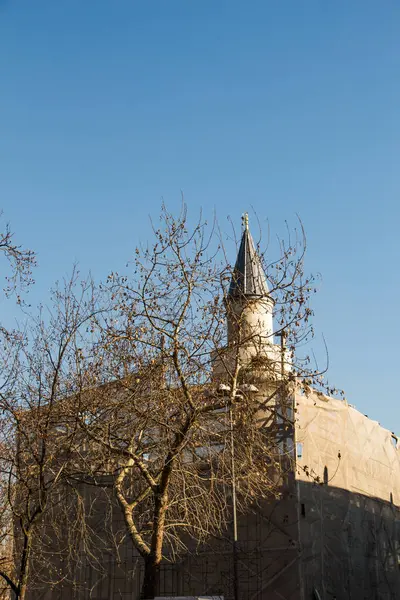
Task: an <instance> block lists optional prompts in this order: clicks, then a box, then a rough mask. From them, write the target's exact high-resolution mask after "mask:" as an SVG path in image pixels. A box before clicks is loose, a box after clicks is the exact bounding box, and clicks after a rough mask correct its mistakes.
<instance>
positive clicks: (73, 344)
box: [0, 273, 98, 600]
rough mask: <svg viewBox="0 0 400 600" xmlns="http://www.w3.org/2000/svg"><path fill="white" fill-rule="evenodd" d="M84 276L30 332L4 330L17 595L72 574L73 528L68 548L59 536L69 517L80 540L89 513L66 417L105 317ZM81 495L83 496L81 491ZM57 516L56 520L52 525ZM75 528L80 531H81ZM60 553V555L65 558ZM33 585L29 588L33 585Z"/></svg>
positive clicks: (7, 569)
mask: <svg viewBox="0 0 400 600" xmlns="http://www.w3.org/2000/svg"><path fill="white" fill-rule="evenodd" d="M77 286H78V281H77V274H76V273H74V276H73V278H72V279H71V281H69V282H67V283H66V284H65V286H64V287H62V288H56V289H55V290H54V292H53V305H52V308H51V309H46V310H45V309H42V310H41V313H40V314H39V316H38V317H37V318H33V317H28V318H27V322H26V325H25V326H24V328H23V330H22V331H21V332H20V333H19V334H17V333H16V332H14V333H13V335H10V334H8V333H7V332H3V340H2V346H1V351H0V368H1V372H2V385H1V387H0V482H1V490H0V493H1V497H0V502H1V504H0V519H1V521H0V530H1V533H2V539H1V540H0V542H1V544H0V548H1V550H0V577H1V578H2V580H3V582H5V584H6V587H8V588H9V589H10V590H12V592H13V594H14V597H15V598H18V599H21V600H23V599H24V598H25V596H26V594H27V590H28V588H29V590H34V589H35V585H36V584H38V585H39V584H42V583H43V581H46V582H47V584H48V585H55V584H56V583H57V581H60V580H62V579H63V578H66V577H67V573H66V571H65V568H61V566H60V563H61V562H63V565H65V555H68V554H71V552H72V545H71V544H69V542H70V541H71V538H68V528H66V529H65V530H64V539H63V543H62V546H63V548H64V554H63V555H62V556H61V554H62V549H61V547H59V546H57V545H56V536H55V535H54V532H55V531H56V529H57V527H59V525H60V523H61V522H62V515H63V514H65V513H68V515H69V522H68V526H69V528H70V529H71V530H73V531H74V537H75V541H77V540H78V539H79V536H78V535H77V533H78V532H79V531H80V528H79V527H77V526H76V522H77V521H79V518H80V517H81V515H79V511H77V510H76V506H77V503H76V498H74V501H73V502H71V501H70V496H71V492H72V493H73V494H74V490H73V488H71V486H69V485H68V476H69V474H70V473H71V471H72V470H73V469H74V444H75V443H76V440H75V431H76V426H75V428H74V425H73V423H72V422H71V421H69V422H68V423H67V422H66V420H65V416H64V409H63V400H64V399H65V398H67V397H69V396H71V394H73V393H74V391H75V389H76V385H75V381H74V379H73V378H71V364H73V365H75V364H76V361H77V359H76V357H77V355H78V354H79V352H80V347H81V346H82V340H83V339H84V338H85V336H86V330H87V324H88V323H89V322H90V319H91V318H93V315H94V314H95V313H96V312H97V310H98V307H97V305H96V296H95V294H94V289H93V285H92V282H90V281H88V282H84V283H83V284H81V285H80V286H78V289H77ZM75 495H76V494H75ZM52 517H54V520H52ZM74 523H75V526H74ZM57 552H58V553H59V554H60V556H57ZM28 584H29V585H28Z"/></svg>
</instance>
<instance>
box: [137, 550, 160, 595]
mask: <svg viewBox="0 0 400 600" xmlns="http://www.w3.org/2000/svg"><path fill="white" fill-rule="evenodd" d="M159 589H160V561H159V560H158V559H157V557H156V556H155V555H154V553H151V554H149V556H147V557H146V558H145V559H144V579H143V584H142V591H141V594H140V597H141V599H142V600H152V599H153V598H154V597H155V596H157V595H158V592H159Z"/></svg>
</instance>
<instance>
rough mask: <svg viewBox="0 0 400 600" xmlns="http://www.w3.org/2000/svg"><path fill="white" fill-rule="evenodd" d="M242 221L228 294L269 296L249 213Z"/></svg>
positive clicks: (235, 295) (232, 295) (233, 295)
mask: <svg viewBox="0 0 400 600" xmlns="http://www.w3.org/2000/svg"><path fill="white" fill-rule="evenodd" d="M242 221H243V235H242V240H241V242H240V248H239V253H238V255H237V259H236V264H235V269H234V271H233V275H232V279H231V284H230V286H229V293H228V295H229V296H230V297H237V296H253V297H254V296H256V297H263V296H268V293H269V290H268V284H267V279H266V277H265V273H264V270H263V268H262V265H261V261H260V257H259V255H258V254H257V251H256V248H255V246H254V242H253V238H252V236H251V233H250V230H249V217H248V214H247V213H245V214H244V215H243V217H242Z"/></svg>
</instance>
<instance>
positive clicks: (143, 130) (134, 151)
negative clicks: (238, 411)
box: [0, 0, 400, 433]
mask: <svg viewBox="0 0 400 600" xmlns="http://www.w3.org/2000/svg"><path fill="white" fill-rule="evenodd" d="M0 81H1V88H0V205H1V207H2V208H3V210H4V213H5V216H6V218H7V219H8V220H10V221H11V223H12V227H13V229H14V230H15V231H16V232H17V236H18V239H19V240H20V241H21V242H22V243H23V244H25V245H27V246H29V247H31V248H33V249H35V250H36V251H37V253H38V258H39V268H38V269H37V270H36V273H35V276H36V280H37V284H36V286H35V289H34V290H32V292H31V293H30V297H31V301H32V302H33V303H37V302H39V301H42V302H46V299H47V298H48V289H49V287H50V285H51V284H52V282H53V281H54V280H56V279H58V278H60V277H62V276H63V275H64V274H66V273H68V272H70V270H71V266H72V263H73V262H74V261H78V262H79V263H80V265H81V269H82V271H87V270H88V269H91V270H92V271H93V273H94V274H95V276H96V277H99V278H100V277H105V276H106V275H107V273H108V272H109V271H111V270H114V271H115V270H117V271H118V269H119V268H121V266H123V265H125V263H126V261H127V260H128V259H129V258H130V256H131V255H132V252H133V249H134V247H135V245H136V244H137V243H138V241H142V242H145V241H146V240H147V239H148V238H149V235H150V227H149V222H148V215H149V214H152V215H153V216H155V215H157V214H158V210H159V206H160V202H161V199H162V198H164V199H165V201H166V203H167V204H168V206H169V207H170V208H171V209H172V210H175V209H178V207H179V204H180V201H181V190H182V191H183V192H184V195H185V198H186V201H187V203H188V205H189V207H190V210H191V211H192V213H193V214H194V215H195V214H197V211H198V210H199V208H200V207H203V210H204V213H205V215H211V214H212V211H213V210H214V209H216V210H217V214H218V216H219V219H220V221H221V223H222V225H223V226H225V223H226V216H227V215H230V216H231V217H233V218H234V219H236V220H237V222H238V223H239V221H240V215H241V213H242V212H243V211H245V210H247V209H249V210H251V207H253V208H254V210H255V211H256V212H257V213H258V215H259V217H260V219H261V220H265V219H268V220H269V225H270V229H271V232H272V233H273V234H275V233H276V234H283V233H284V231H285V219H287V220H288V221H289V222H290V223H293V224H294V222H295V214H296V213H299V215H300V216H301V218H302V220H303V222H304V225H305V228H306V231H307V236H308V246H309V253H308V263H307V264H308V268H309V270H311V271H314V272H317V271H319V272H321V273H322V277H323V279H322V282H321V284H320V292H319V294H318V296H317V297H316V298H315V302H314V307H315V310H316V318H315V327H316V330H317V333H318V334H319V335H321V334H324V336H325V338H326V340H327V344H328V348H329V354H330V364H331V367H330V377H329V379H330V380H332V383H335V385H337V386H339V387H343V388H344V390H345V392H346V396H347V397H348V400H349V401H350V402H351V403H353V404H355V405H356V406H357V407H358V408H359V409H360V410H361V411H362V412H363V413H366V414H368V415H369V416H370V417H372V418H374V419H376V420H378V421H380V422H381V423H382V424H383V425H384V426H386V427H388V428H389V429H391V430H395V431H397V432H398V433H400V408H399V406H400V404H399V395H400V392H399V391H398V380H399V374H400V370H399V366H398V363H399V346H398V344H399V339H400V325H399V295H400V275H399V260H400V252H399V239H398V237H399V236H398V228H399V219H400V210H399V194H400V168H399V157H400V3H399V2H397V0H386V1H385V2H379V1H377V0H374V1H371V0H351V1H348V0H335V1H331V2H329V1H326V0H325V1H323V0H320V1H318V2H317V1H316V0H304V1H299V0H279V1H278V0H259V1H244V0H241V1H237V0H229V1H222V0H221V1H219V0H140V1H139V0H108V1H106V0H57V1H55V0H46V1H44V0H35V1H34V2H33V1H32V0H0ZM0 312H1V314H2V315H3V318H5V319H10V318H11V317H12V315H13V314H14V312H15V307H14V306H13V305H12V304H10V303H9V302H6V301H5V300H4V299H2V300H1V301H0ZM317 345H318V342H317Z"/></svg>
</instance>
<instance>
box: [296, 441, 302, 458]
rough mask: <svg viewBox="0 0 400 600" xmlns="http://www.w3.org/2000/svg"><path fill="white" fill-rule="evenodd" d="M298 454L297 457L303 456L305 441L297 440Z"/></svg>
mask: <svg viewBox="0 0 400 600" xmlns="http://www.w3.org/2000/svg"><path fill="white" fill-rule="evenodd" d="M296 454H297V458H303V442H297V444H296Z"/></svg>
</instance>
